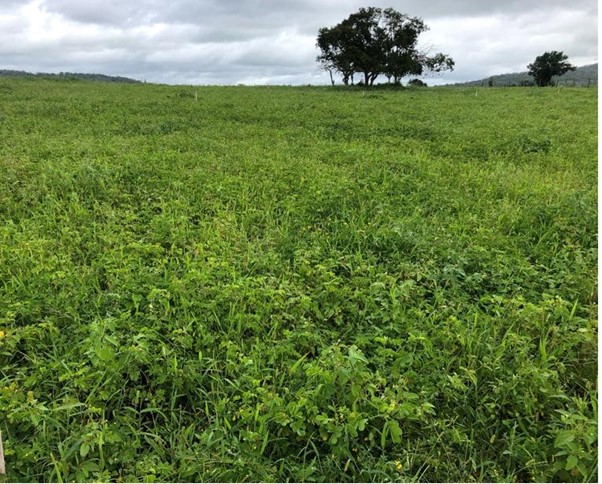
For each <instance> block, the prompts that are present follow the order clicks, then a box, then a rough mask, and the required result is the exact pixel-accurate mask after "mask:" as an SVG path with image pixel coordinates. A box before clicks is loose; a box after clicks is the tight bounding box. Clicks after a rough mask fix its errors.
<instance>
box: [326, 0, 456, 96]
mask: <svg viewBox="0 0 602 484" xmlns="http://www.w3.org/2000/svg"><path fill="white" fill-rule="evenodd" d="M427 30H428V27H427V26H426V25H425V23H424V22H423V20H422V19H420V18H417V17H409V16H408V15H406V14H402V13H399V12H398V11H396V10H394V9H392V8H386V9H381V8H376V7H369V8H360V9H359V11H357V12H356V13H353V14H351V15H350V16H349V17H347V18H346V19H345V20H343V21H342V22H341V23H339V24H337V25H335V26H334V27H330V28H328V27H323V28H321V29H320V30H319V31H318V38H317V41H316V45H317V47H318V48H319V49H320V55H318V57H317V61H318V62H320V63H321V64H322V66H323V67H324V69H326V70H328V71H329V72H330V73H331V76H332V72H338V73H339V74H340V75H341V76H342V79H343V83H344V84H349V81H350V80H351V81H352V80H353V75H354V74H355V73H360V74H362V75H363V82H364V84H365V85H367V86H371V85H373V84H374V81H375V80H376V78H377V77H378V76H379V75H381V74H383V75H385V76H386V77H387V78H388V79H389V80H391V79H393V81H394V82H395V83H396V84H398V83H400V82H401V79H402V78H403V77H405V76H408V75H418V76H419V75H421V74H423V73H424V72H426V71H430V72H441V71H444V70H452V69H453V67H454V61H453V59H452V58H451V57H449V56H448V55H446V54H441V53H438V54H435V55H433V56H429V55H428V53H427V52H424V51H421V50H419V49H418V47H417V44H418V37H419V36H420V34H421V33H423V32H425V31H427Z"/></svg>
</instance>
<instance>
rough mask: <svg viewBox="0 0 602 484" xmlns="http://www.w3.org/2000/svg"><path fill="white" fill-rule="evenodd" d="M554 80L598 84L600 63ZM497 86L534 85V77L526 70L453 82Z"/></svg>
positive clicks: (580, 84)
mask: <svg viewBox="0 0 602 484" xmlns="http://www.w3.org/2000/svg"><path fill="white" fill-rule="evenodd" d="M552 80H553V81H555V82H557V83H558V85H559V86H588V85H590V86H597V85H598V64H590V65H587V66H581V67H578V68H577V70H575V71H572V72H567V73H566V74H565V75H564V76H555V77H554V78H553V79H552ZM490 82H491V84H492V85H493V86H497V87H506V86H521V85H534V84H535V83H534V81H533V78H532V77H531V76H530V75H529V74H528V73H527V72H526V71H525V72H515V73H512V74H500V75H497V76H491V77H488V78H485V79H479V80H478V81H470V82H463V83H457V84H453V85H454V86H488V85H489V83H490Z"/></svg>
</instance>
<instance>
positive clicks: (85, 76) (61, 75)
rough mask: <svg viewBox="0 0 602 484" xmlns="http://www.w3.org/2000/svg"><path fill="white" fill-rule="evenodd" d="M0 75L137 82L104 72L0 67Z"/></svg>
mask: <svg viewBox="0 0 602 484" xmlns="http://www.w3.org/2000/svg"><path fill="white" fill-rule="evenodd" d="M0 77H25V78H43V79H66V80H84V81H101V82H122V83H128V84H133V83H139V82H141V81H138V80H136V79H130V78H129V77H121V76H107V75H105V74H82V73H77V72H60V73H58V74H50V73H47V72H38V73H35V74H34V73H31V72H25V71H12V70H7V69H0Z"/></svg>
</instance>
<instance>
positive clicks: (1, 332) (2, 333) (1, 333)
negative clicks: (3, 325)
mask: <svg viewBox="0 0 602 484" xmlns="http://www.w3.org/2000/svg"><path fill="white" fill-rule="evenodd" d="M5 336H6V333H5V332H4V331H0V339H2V338H4V337H5Z"/></svg>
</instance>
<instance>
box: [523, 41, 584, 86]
mask: <svg viewBox="0 0 602 484" xmlns="http://www.w3.org/2000/svg"><path fill="white" fill-rule="evenodd" d="M568 58H569V57H568V56H567V55H565V54H564V53H563V52H558V51H556V50H553V51H551V52H545V53H544V54H542V55H540V56H538V57H536V58H535V61H534V62H533V63H532V64H529V65H528V66H527V68H528V69H529V74H530V75H531V76H533V78H534V79H535V83H536V84H537V85H538V86H540V87H542V86H550V85H551V84H552V77H553V76H561V75H563V74H566V73H567V72H569V71H574V70H575V69H576V67H575V66H572V65H571V64H569V63H568V62H567V59H568Z"/></svg>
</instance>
